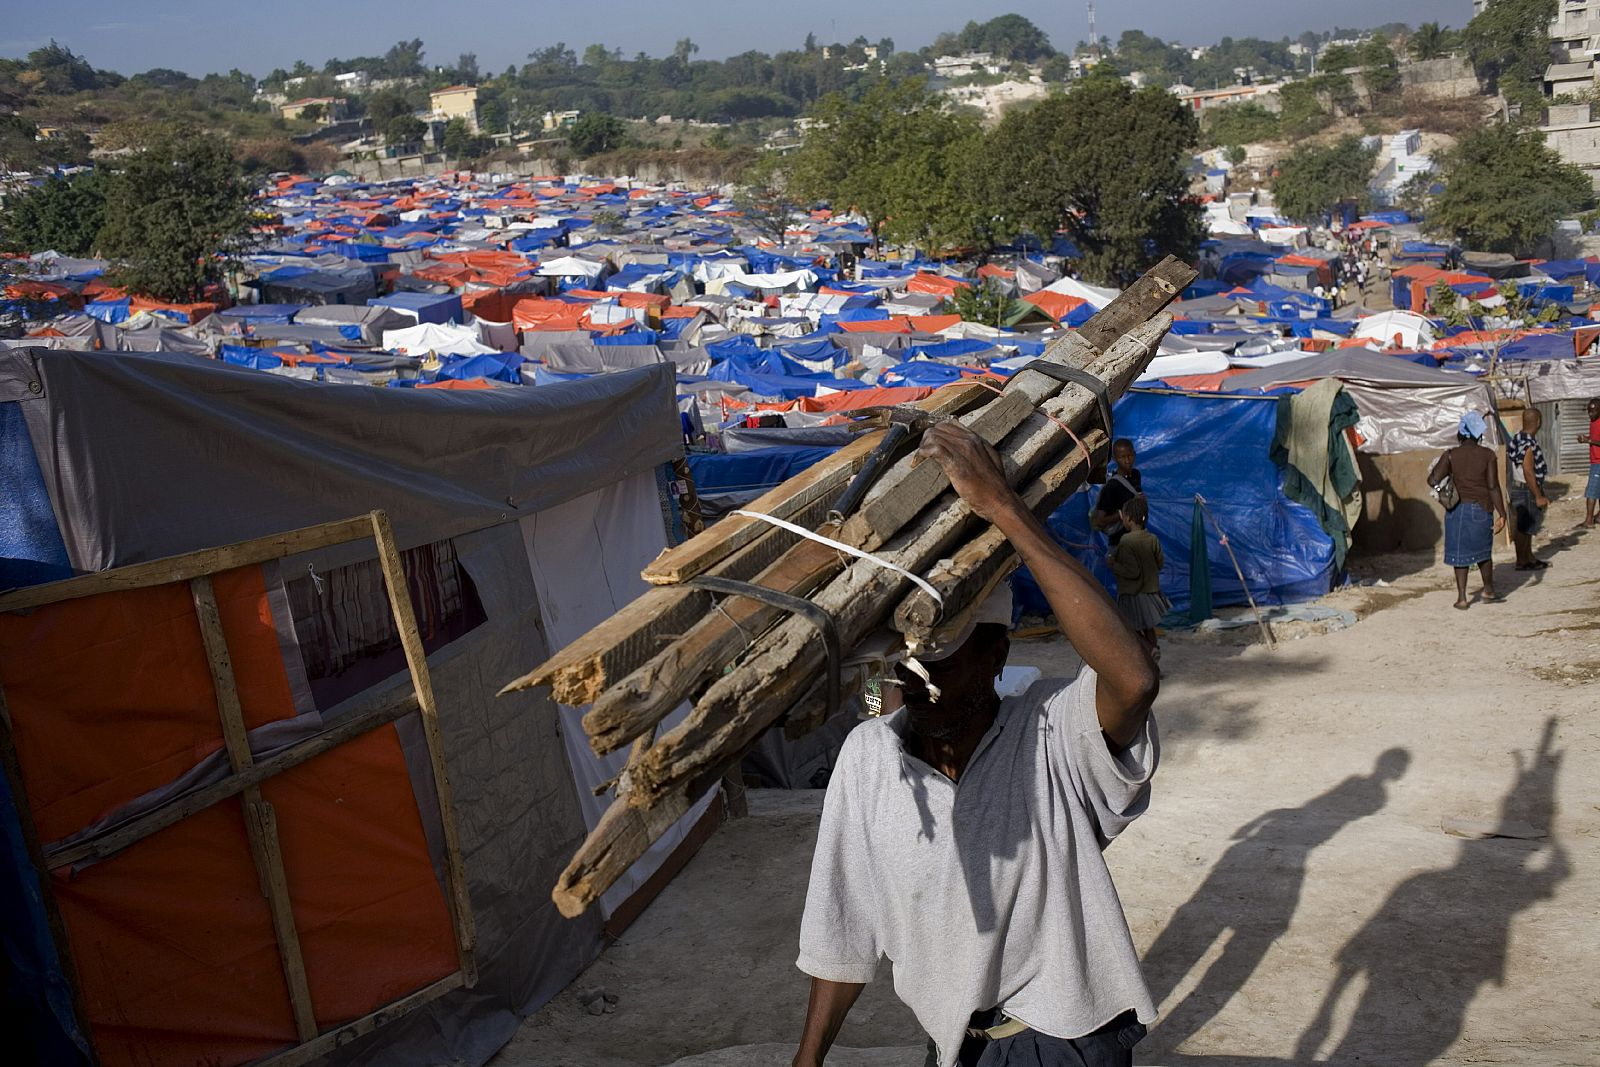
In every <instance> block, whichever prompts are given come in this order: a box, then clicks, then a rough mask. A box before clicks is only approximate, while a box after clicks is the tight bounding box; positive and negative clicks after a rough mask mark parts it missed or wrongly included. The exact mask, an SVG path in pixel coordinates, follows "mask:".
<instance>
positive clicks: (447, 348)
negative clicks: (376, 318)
mask: <svg viewBox="0 0 1600 1067" xmlns="http://www.w3.org/2000/svg"><path fill="white" fill-rule="evenodd" d="M383 347H384V348H386V349H388V350H389V351H390V352H399V353H400V354H401V355H406V356H424V355H427V354H428V353H429V352H432V353H433V354H434V355H437V356H483V355H490V354H492V353H497V352H499V351H500V349H498V348H490V347H489V346H488V345H486V344H484V343H483V342H481V341H479V340H478V328H477V327H476V326H456V325H454V324H452V323H440V322H423V323H419V324H417V325H416V326H410V327H407V328H406V329H403V330H384V331H383Z"/></svg>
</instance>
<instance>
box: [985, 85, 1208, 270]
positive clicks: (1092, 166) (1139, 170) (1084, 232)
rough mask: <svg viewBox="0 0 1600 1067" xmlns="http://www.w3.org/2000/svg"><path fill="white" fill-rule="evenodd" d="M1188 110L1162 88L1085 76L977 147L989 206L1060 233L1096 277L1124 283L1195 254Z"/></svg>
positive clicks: (1016, 223)
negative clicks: (1169, 258)
mask: <svg viewBox="0 0 1600 1067" xmlns="http://www.w3.org/2000/svg"><path fill="white" fill-rule="evenodd" d="M1198 136H1199V130H1198V126H1197V124H1196V122H1195V119H1194V115H1193V113H1192V112H1190V111H1189V110H1188V109H1187V108H1185V107H1184V106H1183V105H1182V104H1181V103H1180V102H1179V101H1178V100H1177V99H1176V98H1175V97H1173V96H1172V94H1170V93H1168V92H1167V91H1166V90H1164V89H1157V88H1149V89H1139V90H1135V89H1132V88H1130V87H1129V86H1128V85H1127V84H1126V83H1125V82H1123V81H1120V80H1118V79H1115V78H1085V79H1084V80H1083V81H1081V82H1079V83H1078V85H1077V86H1076V87H1075V88H1074V89H1073V90H1072V91H1071V92H1068V93H1066V94H1064V95H1060V96H1054V97H1050V98H1047V99H1046V100H1044V101H1043V102H1042V103H1040V104H1039V105H1038V106H1037V107H1034V108H1032V109H1030V110H1027V111H1023V112H1016V111H1013V112H1011V113H1009V114H1007V115H1006V116H1005V118H1003V119H1002V120H1001V121H1000V125H999V126H997V127H996V128H995V130H994V132H993V133H992V134H991V135H990V137H989V139H988V144H987V145H986V146H985V147H984V160H985V162H984V167H985V171H986V173H987V174H988V175H989V180H990V181H991V183H992V186H991V188H992V189H994V190H995V191H994V193H993V194H992V203H993V204H994V205H995V208H996V214H998V215H1001V216H1002V217H1003V218H1004V219H1005V220H1006V223H1007V224H1008V226H1009V227H1010V228H1011V230H1012V232H1018V231H1021V230H1027V231H1030V232H1032V233H1033V234H1035V235H1036V236H1038V237H1039V238H1040V239H1042V240H1045V241H1048V240H1049V239H1050V237H1051V236H1052V235H1053V234H1054V233H1055V232H1056V231H1057V230H1062V231H1065V233H1066V234H1067V236H1069V237H1070V238H1072V239H1073V241H1075V242H1076V243H1077V245H1078V247H1079V248H1080V249H1081V250H1082V252H1083V263H1082V269H1083V273H1084V274H1085V275H1086V276H1087V277H1089V278H1090V279H1091V280H1093V281H1097V282H1103V283H1108V284H1120V283H1126V282H1129V281H1131V280H1132V279H1133V278H1134V277H1135V276H1137V275H1138V274H1140V273H1141V272H1143V271H1144V270H1145V269H1146V268H1147V267H1149V266H1150V265H1151V264H1152V263H1154V262H1156V261H1157V260H1159V259H1161V258H1162V257H1163V256H1165V255H1168V254H1171V255H1176V256H1179V257H1181V258H1185V259H1188V258H1192V257H1193V256H1194V254H1195V252H1196V250H1197V248H1198V245H1199V241H1200V237H1201V228H1200V209H1199V206H1198V205H1197V204H1196V203H1195V202H1194V201H1193V200H1192V199H1191V198H1190V197H1189V178H1188V174H1187V167H1188V163H1189V159H1190V153H1191V152H1192V151H1193V149H1194V148H1195V146H1196V144H1197V142H1198Z"/></svg>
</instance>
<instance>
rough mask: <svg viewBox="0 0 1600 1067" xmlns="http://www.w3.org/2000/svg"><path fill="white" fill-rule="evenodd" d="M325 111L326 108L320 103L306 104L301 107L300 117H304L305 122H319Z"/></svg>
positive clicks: (326, 110)
mask: <svg viewBox="0 0 1600 1067" xmlns="http://www.w3.org/2000/svg"><path fill="white" fill-rule="evenodd" d="M327 113H328V109H327V108H325V107H323V106H322V105H321V104H307V105H306V106H305V107H304V108H303V109H301V111H300V117H301V118H303V119H305V120H306V121H307V122H321V121H322V116H324V115H326V114H327Z"/></svg>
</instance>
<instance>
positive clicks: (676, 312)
mask: <svg viewBox="0 0 1600 1067" xmlns="http://www.w3.org/2000/svg"><path fill="white" fill-rule="evenodd" d="M700 313H701V309H700V308H697V307H688V306H687V305H684V306H677V305H674V306H672V307H664V308H662V309H661V317H662V318H664V319H692V318H694V317H695V316H696V315H698V314H700Z"/></svg>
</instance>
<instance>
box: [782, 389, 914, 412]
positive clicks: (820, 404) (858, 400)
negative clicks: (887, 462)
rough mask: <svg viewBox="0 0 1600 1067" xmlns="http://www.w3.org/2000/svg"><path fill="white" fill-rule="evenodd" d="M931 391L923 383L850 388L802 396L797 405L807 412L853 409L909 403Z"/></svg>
mask: <svg viewBox="0 0 1600 1067" xmlns="http://www.w3.org/2000/svg"><path fill="white" fill-rule="evenodd" d="M931 392H933V390H932V389H930V388H928V387H927V386H925V385H913V386H879V387H877V388H874V389H850V390H846V391H844V392H840V393H829V394H828V395H827V396H803V397H801V398H800V400H799V405H800V410H801V411H809V412H823V411H855V410H856V409H858V408H875V407H889V406H892V405H894V404H910V403H912V402H913V401H916V400H921V399H922V398H923V397H925V396H927V395H928V394H929V393H931Z"/></svg>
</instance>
